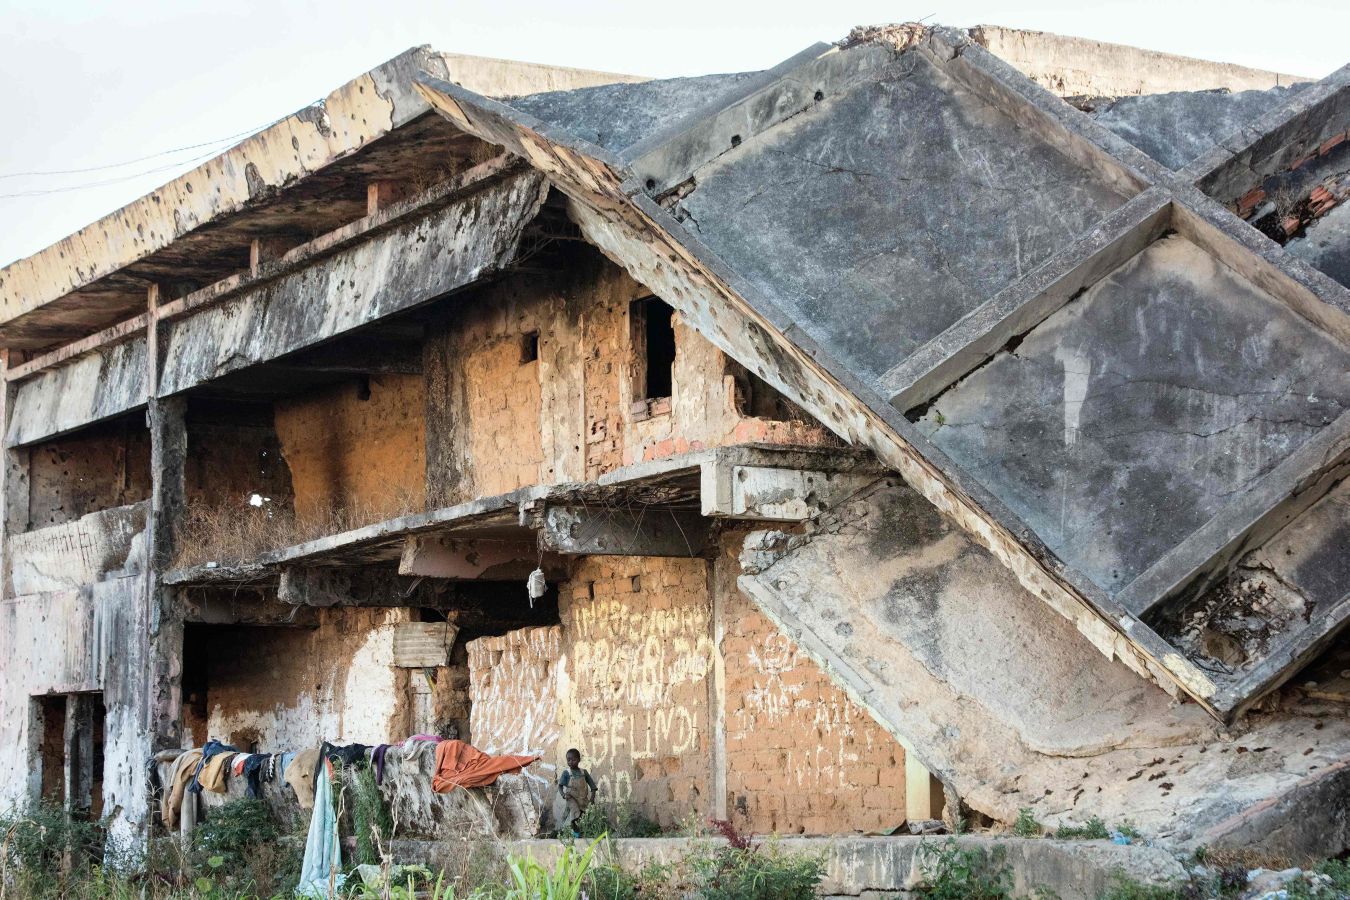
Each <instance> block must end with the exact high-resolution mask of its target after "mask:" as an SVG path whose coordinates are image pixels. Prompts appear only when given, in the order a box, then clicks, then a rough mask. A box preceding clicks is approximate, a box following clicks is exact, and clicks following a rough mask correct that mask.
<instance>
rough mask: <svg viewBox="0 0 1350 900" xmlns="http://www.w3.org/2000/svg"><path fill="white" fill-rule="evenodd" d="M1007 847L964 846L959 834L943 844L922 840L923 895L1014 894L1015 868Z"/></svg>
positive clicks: (950, 898) (971, 899)
mask: <svg viewBox="0 0 1350 900" xmlns="http://www.w3.org/2000/svg"><path fill="white" fill-rule="evenodd" d="M1006 855H1007V850H1006V848H1004V847H995V848H994V849H993V851H992V852H989V853H986V852H985V850H984V849H983V848H982V847H962V846H961V845H960V844H958V843H957V842H956V839H955V838H947V840H945V841H943V842H942V843H940V844H935V843H932V842H930V841H924V842H923V843H921V844H919V850H918V863H919V869H920V871H921V872H922V873H923V878H924V881H923V885H922V886H921V887H919V888H918V891H917V893H918V895H919V896H920V897H926V898H929V900H1004V898H1007V897H1011V896H1012V883H1013V882H1012V871H1011V870H1010V869H1009V868H1008V866H1007V864H1006V863H1005V860H1004V857H1005V856H1006Z"/></svg>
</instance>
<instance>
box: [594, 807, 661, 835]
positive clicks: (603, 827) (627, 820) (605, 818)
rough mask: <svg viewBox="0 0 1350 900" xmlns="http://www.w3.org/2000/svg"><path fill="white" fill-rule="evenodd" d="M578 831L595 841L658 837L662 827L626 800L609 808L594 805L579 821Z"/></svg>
mask: <svg viewBox="0 0 1350 900" xmlns="http://www.w3.org/2000/svg"><path fill="white" fill-rule="evenodd" d="M577 830H578V831H579V832H580V833H581V836H582V837H584V838H589V839H591V840H595V839H596V838H599V837H600V836H601V835H608V836H609V837H612V838H641V837H656V836H658V835H660V834H662V833H663V832H662V830H661V826H660V825H658V824H657V823H655V822H653V821H652V820H651V819H648V818H647V817H646V816H644V815H642V813H641V812H639V811H638V809H637V808H636V807H635V806H633V804H632V803H630V802H628V801H627V800H624V801H622V802H620V803H616V804H611V805H609V806H608V807H605V806H601V805H600V804H598V803H592V804H591V805H590V806H588V807H586V811H585V812H583V813H582V814H581V818H579V819H578V820H577Z"/></svg>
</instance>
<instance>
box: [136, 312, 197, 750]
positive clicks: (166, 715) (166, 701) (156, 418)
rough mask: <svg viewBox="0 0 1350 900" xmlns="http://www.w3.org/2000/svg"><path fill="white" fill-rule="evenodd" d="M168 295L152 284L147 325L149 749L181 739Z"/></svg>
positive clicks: (183, 437)
mask: <svg viewBox="0 0 1350 900" xmlns="http://www.w3.org/2000/svg"><path fill="white" fill-rule="evenodd" d="M185 290H186V289H181V290H180V291H177V292H173V291H171V292H170V293H178V292H182V291H185ZM168 299H170V298H169V297H167V296H162V295H161V291H160V290H159V287H158V286H157V285H151V286H150V290H149V292H148V296H147V307H148V311H149V313H150V320H149V324H148V326H147V329H146V331H147V335H146V336H147V338H148V343H149V347H148V350H149V352H148V353H147V354H146V358H147V365H148V368H149V371H148V372H147V384H148V385H149V388H150V400H149V404H148V407H147V410H146V420H147V424H148V425H149V428H150V478H151V495H150V513H149V516H148V518H147V523H146V538H147V540H146V546H147V548H148V557H149V558H148V559H147V561H146V562H147V565H146V579H145V581H146V604H145V616H144V624H145V630H144V634H145V635H146V640H147V641H148V647H147V650H148V652H147V655H146V660H147V663H148V665H147V666H146V667H145V672H146V676H147V678H148V683H147V684H146V685H145V691H144V693H143V696H144V697H145V698H146V706H145V709H144V720H143V721H144V722H145V729H146V733H147V736H148V737H149V739H150V742H151V747H150V750H151V752H153V751H155V750H160V749H168V748H171V747H178V746H180V745H181V740H182V721H181V719H182V671H183V618H182V612H181V610H180V609H179V606H178V602H177V599H178V598H177V596H176V591H174V590H173V589H172V588H170V587H167V586H165V585H163V584H162V583H161V581H160V579H161V577H162V576H163V573H164V572H165V571H167V570H168V569H169V568H170V567H171V565H172V562H173V557H174V553H175V551H176V550H177V536H178V534H179V532H180V531H181V529H182V522H183V516H184V514H185V513H186V511H187V476H186V463H187V419H186V414H187V399H186V398H184V397H167V398H162V397H160V396H159V367H160V352H161V348H160V346H159V344H160V340H159V305H160V303H161V302H162V301H165V300H168Z"/></svg>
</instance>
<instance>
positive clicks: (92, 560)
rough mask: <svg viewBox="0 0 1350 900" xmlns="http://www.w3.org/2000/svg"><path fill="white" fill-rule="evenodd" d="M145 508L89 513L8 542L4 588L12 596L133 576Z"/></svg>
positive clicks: (137, 568)
mask: <svg viewBox="0 0 1350 900" xmlns="http://www.w3.org/2000/svg"><path fill="white" fill-rule="evenodd" d="M148 507H149V504H148V503H146V502H144V501H143V502H141V503H136V504H132V505H129V506H115V507H113V508H111V509H105V510H100V511H99V512H92V513H89V514H88V515H86V516H84V517H82V518H79V519H76V520H75V521H73V522H63V523H62V524H60V525H48V526H47V527H46V528H38V529H36V530H34V531H28V532H24V533H23V534H16V535H14V536H13V537H11V538H10V539H9V546H8V548H7V549H8V550H9V584H8V585H6V592H7V593H9V594H13V595H19V596H22V595H26V594H40V593H47V592H50V591H65V590H72V589H78V588H80V587H83V586H84V585H87V584H93V583H94V582H96V581H101V580H103V578H104V577H105V575H106V574H108V573H115V574H116V575H117V576H119V577H120V576H126V575H136V574H139V572H140V571H141V562H142V560H144V558H145V547H144V542H145V520H146V514H147V512H148Z"/></svg>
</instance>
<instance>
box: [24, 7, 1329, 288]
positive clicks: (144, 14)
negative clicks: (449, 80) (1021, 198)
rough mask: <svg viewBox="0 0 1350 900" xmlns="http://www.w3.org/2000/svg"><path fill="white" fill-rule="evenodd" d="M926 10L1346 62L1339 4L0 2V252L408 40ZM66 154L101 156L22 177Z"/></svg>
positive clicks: (594, 42)
mask: <svg viewBox="0 0 1350 900" xmlns="http://www.w3.org/2000/svg"><path fill="white" fill-rule="evenodd" d="M919 19H927V20H928V21H930V22H936V23H941V24H947V25H958V26H969V25H977V24H998V25H1007V26H1012V27H1017V28H1031V29H1037V30H1043V31H1054V32H1059V33H1061V34H1071V35H1080V36H1084V37H1090V38H1096V39H1099V40H1106V41H1115V42H1117V43H1123V44H1133V45H1136V46H1140V47H1148V48H1151V49H1156V50H1164V51H1168V52H1171V53H1181V54H1185V55H1188V56H1197V57H1201V58H1205V59H1215V60H1223V61H1227V62H1235V63H1242V64H1244V65H1249V66H1256V67H1259V68H1265V69H1275V70H1278V71H1283V72H1291V73H1294V74H1300V75H1310V76H1318V77H1320V76H1322V75H1325V74H1327V73H1328V72H1330V71H1332V70H1333V69H1335V68H1337V67H1338V66H1340V65H1342V64H1343V63H1345V62H1347V61H1348V60H1347V57H1350V52H1347V51H1346V50H1345V42H1344V41H1343V40H1341V37H1343V36H1344V35H1346V34H1350V2H1347V0H1286V2H1252V0H1223V2H1192V0H1166V2H1159V0H1122V2H1115V0H1042V2H1027V3H1014V4H1009V3H1007V2H974V0H971V2H941V3H940V2H936V0H923V2H917V3H916V2H908V0H902V2H884V3H883V2H865V0H829V2H811V3H805V2H798V0H776V2H736V0H676V2H662V3H644V2H634V0H629V2H592V0H490V2H480V0H473V2H462V0H435V2H431V0H378V2H375V0H361V2H356V0H325V2H293V0H265V2H264V0H231V2H228V3H222V2H219V0H213V2H210V3H205V2H199V0H176V2H172V3H169V2H143V0H116V2H107V0H104V2H94V0H0V85H3V92H2V93H0V108H3V117H2V118H0V122H3V127H2V128H0V265H4V264H7V263H9V262H11V261H12V260H14V259H17V258H19V257H23V256H27V255H29V254H31V253H33V252H35V251H37V250H39V249H41V248H42V247H45V246H46V245H48V244H50V243H52V242H54V241H56V240H58V239H59V238H61V237H63V236H64V235H66V234H69V233H70V232H72V231H75V230H77V229H79V228H80V227H81V226H83V225H85V224H87V223H89V222H91V221H93V220H94V219H96V218H98V217H99V216H101V215H103V214H105V213H107V212H110V211H112V210H114V209H116V208H118V207H120V206H122V205H124V204H125V203H127V202H129V201H130V200H133V199H135V198H136V197H138V196H140V195H142V194H145V193H147V192H149V191H150V190H152V189H154V188H155V187H157V186H158V185H160V184H162V183H164V182H165V181H168V180H169V179H171V178H173V177H174V176H175V175H177V174H179V173H180V172H182V171H184V170H185V169H188V168H191V167H192V165H194V164H196V163H198V162H200V161H201V160H202V158H204V157H209V156H210V155H214V153H216V152H219V151H220V150H222V149H225V148H226V147H228V146H230V144H231V143H234V142H236V141H237V140H238V139H239V138H240V137H241V136H242V135H243V134H246V133H249V132H251V131H253V130H256V129H257V128H258V127H259V126H262V125H265V124H266V123H268V122H271V121H274V120H275V119H277V118H279V117H281V116H283V115H285V114H287V113H290V112H294V111H295V110H297V109H299V108H300V107H303V106H305V105H307V104H309V103H311V102H313V101H314V100H317V99H319V98H320V97H322V96H324V95H326V94H327V93H328V92H329V91H331V90H332V89H333V88H335V87H337V86H338V85H340V84H342V83H343V82H345V81H348V80H350V79H351V78H353V77H354V76H356V75H358V74H360V73H362V72H364V71H366V70H368V69H370V68H372V67H373V66H375V65H377V64H378V63H380V62H382V61H384V60H386V59H388V58H390V57H392V56H394V55H396V54H397V53H399V52H400V51H402V50H404V49H406V48H408V47H410V46H413V45H416V44H431V45H432V46H433V47H435V48H437V49H439V50H446V51H454V52H459V53H473V54H479V55H483V56H500V57H509V58H514V59H525V60H532V61H537V62H544V63H554V64H558V65H568V66H578V67H584V68H592V69H604V70H610V71H617V72H631V73H635V74H641V75H650V76H656V77H668V76H675V75H695V74H701V73H707V72H728V71H738V70H745V69H760V68H764V67H766V66H771V65H773V64H775V63H777V62H780V61H781V60H782V59H784V58H786V57H788V56H790V55H791V54H793V53H795V52H796V51H798V50H800V49H802V48H803V47H806V46H808V45H809V44H811V43H813V42H815V41H818V40H827V41H829V40H836V39H838V38H840V37H842V36H843V35H844V34H845V33H846V32H847V31H848V29H849V28H850V27H851V26H853V25H856V24H863V23H876V22H899V21H907V20H919ZM227 138H229V139H230V140H224V139H227ZM208 142H209V146H205V147H197V148H195V149H189V150H183V151H181V152H177V153H173V154H169V155H153V154H160V153H161V151H166V150H172V149H175V148H181V147H188V146H189V145H199V144H206V143H208ZM152 155H153V156H152ZM143 157H152V158H149V159H142V158H143ZM128 160H140V161H138V162H135V163H134V164H131V165H126V166H121V167H117V168H97V167H106V166H109V165H111V164H116V163H122V162H126V161H128ZM71 169H94V171H85V172H78V173H74V174H68V175H51V176H38V175H26V174H23V173H31V172H50V171H53V170H71ZM16 195H17V196H16Z"/></svg>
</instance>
